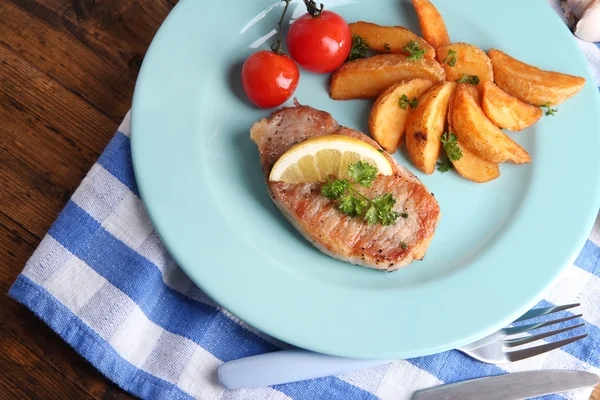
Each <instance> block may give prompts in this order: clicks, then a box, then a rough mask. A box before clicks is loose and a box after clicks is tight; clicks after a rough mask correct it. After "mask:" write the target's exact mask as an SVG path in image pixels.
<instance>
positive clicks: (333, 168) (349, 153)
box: [269, 135, 392, 183]
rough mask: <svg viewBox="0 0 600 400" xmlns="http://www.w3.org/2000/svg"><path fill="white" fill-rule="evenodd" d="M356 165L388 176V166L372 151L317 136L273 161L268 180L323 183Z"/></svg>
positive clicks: (350, 142) (362, 145)
mask: <svg viewBox="0 0 600 400" xmlns="http://www.w3.org/2000/svg"><path fill="white" fill-rule="evenodd" d="M357 161H364V162H368V163H369V164H371V165H373V166H375V167H377V171H378V173H379V174H381V175H392V166H391V165H390V162H389V161H388V160H387V158H385V156H384V155H383V154H381V153H380V152H379V150H377V149H376V148H375V147H373V146H371V145H369V144H367V143H365V142H363V141H362V140H359V139H354V138H351V137H348V136H342V135H329V136H318V137H315V138H312V139H308V140H306V141H304V142H302V143H298V144H297V145H295V146H293V147H291V148H290V149H289V150H288V151H286V152H285V153H283V155H282V156H281V157H280V158H279V160H277V162H276V163H275V165H273V169H272V170H271V175H270V176H269V180H271V181H282V182H287V183H308V182H325V181H326V180H327V177H328V176H331V175H333V176H334V177H336V178H345V177H347V174H348V165H350V164H353V163H355V162H357Z"/></svg>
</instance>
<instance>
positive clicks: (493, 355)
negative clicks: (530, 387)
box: [218, 303, 587, 389]
mask: <svg viewBox="0 0 600 400" xmlns="http://www.w3.org/2000/svg"><path fill="white" fill-rule="evenodd" d="M579 305H580V304H579V303H575V304H567V305H562V306H554V307H547V308H536V309H532V310H530V311H528V312H526V313H525V314H523V315H522V316H521V317H520V318H519V319H517V320H515V321H514V322H522V321H526V320H530V319H533V318H538V317H541V316H544V315H548V314H552V313H556V312H559V311H563V310H568V309H571V308H574V307H577V306H579ZM582 315H583V314H578V315H571V316H568V317H564V318H558V319H554V320H551V321H544V322H538V323H532V324H528V325H523V326H517V327H507V328H503V329H500V330H499V331H497V332H495V333H492V334H491V335H489V336H486V337H484V338H483V339H480V340H478V341H476V342H473V343H471V344H468V345H466V346H463V347H461V348H459V349H457V350H459V351H461V352H463V353H465V354H467V355H469V356H471V357H472V358H474V359H476V360H479V361H482V362H485V363H490V364H503V363H509V362H514V361H519V360H523V359H526V358H530V357H534V356H537V355H539V354H542V353H546V352H548V351H551V350H554V349H557V348H559V347H562V346H565V345H567V344H569V343H573V342H576V341H578V340H581V339H583V338H585V337H586V336H587V334H583V335H579V336H574V337H570V338H566V339H562V340H559V341H556V342H550V343H545V344H541V345H537V346H533V347H528V348H525V349H520V350H512V348H514V347H517V346H522V345H526V344H529V343H532V342H535V341H537V340H540V339H545V338H549V337H551V336H554V335H558V334H560V333H563V332H568V331H571V330H573V329H576V328H579V327H582V326H584V325H585V324H584V323H580V324H577V325H571V326H568V327H565V328H560V329H556V330H553V331H550V332H544V333H541V334H537V335H533V336H519V335H521V334H525V333H529V332H531V331H534V330H536V329H540V328H544V327H547V326H551V325H555V324H559V323H562V322H566V321H570V320H573V319H576V318H579V317H581V316H582ZM392 361H395V360H366V359H358V358H345V357H336V356H329V355H325V354H320V353H313V352H311V351H308V350H302V349H293V350H282V351H276V352H273V353H266V354H260V355H256V356H251V357H245V358H240V359H238V360H233V361H228V362H225V363H223V364H221V366H219V369H218V376H219V381H220V382H221V384H222V385H223V386H225V387H226V388H228V389H241V388H250V387H259V386H269V385H277V384H282V383H289V382H296V381H301V380H306V379H314V378H321V377H324V376H329V375H338V374H342V373H346V372H352V371H356V370H359V369H364V368H370V367H375V366H378V365H383V364H387V363H390V362H392Z"/></svg>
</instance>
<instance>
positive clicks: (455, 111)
mask: <svg viewBox="0 0 600 400" xmlns="http://www.w3.org/2000/svg"><path fill="white" fill-rule="evenodd" d="M451 117H452V128H453V129H454V133H455V134H456V136H457V137H458V140H459V141H460V142H461V143H462V145H464V147H466V148H467V149H468V150H470V151H472V152H473V153H475V154H476V155H477V156H478V157H480V158H482V159H484V160H487V161H491V162H495V163H498V162H505V161H511V162H513V163H515V164H523V163H527V162H530V161H531V157H530V156H529V154H528V153H527V152H526V151H525V149H523V148H522V147H521V146H519V145H518V144H517V143H516V142H515V141H513V140H512V139H511V138H510V137H508V136H507V135H506V134H505V133H504V132H502V131H501V130H500V128H498V127H497V126H496V125H494V123H493V122H492V121H490V120H489V119H488V118H487V117H486V116H485V114H484V112H483V110H482V109H481V107H479V106H478V105H477V103H476V102H475V100H474V99H473V97H472V96H471V95H470V94H469V93H468V91H467V90H465V89H464V87H458V88H457V89H456V92H455V94H454V99H453V101H452V116H451Z"/></svg>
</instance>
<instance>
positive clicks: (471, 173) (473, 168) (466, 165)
mask: <svg viewBox="0 0 600 400" xmlns="http://www.w3.org/2000/svg"><path fill="white" fill-rule="evenodd" d="M458 147H459V148H460V150H461V151H462V157H461V158H460V160H458V161H452V165H453V166H454V169H455V170H456V172H458V173H459V174H460V175H461V176H462V177H464V178H467V179H468V180H470V181H473V182H477V183H485V182H489V181H491V180H494V179H496V178H498V177H499V176H500V167H498V163H495V162H491V161H487V160H484V159H483V158H480V157H478V156H477V155H476V154H475V153H473V152H472V151H470V150H469V149H467V148H466V147H465V146H463V145H462V144H461V143H460V141H459V142H458Z"/></svg>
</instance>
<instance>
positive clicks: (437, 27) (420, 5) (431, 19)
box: [412, 0, 450, 49]
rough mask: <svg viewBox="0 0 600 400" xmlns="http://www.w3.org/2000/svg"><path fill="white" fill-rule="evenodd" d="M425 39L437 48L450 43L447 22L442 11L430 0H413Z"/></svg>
mask: <svg viewBox="0 0 600 400" xmlns="http://www.w3.org/2000/svg"><path fill="white" fill-rule="evenodd" d="M412 3H413V6H414V7H415V11H416V12H417V17H418V18H419V25H420V27H421V33H422V34H423V39H425V40H426V41H427V43H429V44H430V45H432V46H433V47H434V48H435V49H437V48H439V47H441V46H444V45H446V44H448V43H450V37H449V36H448V30H447V29H446V23H445V22H444V19H443V18H442V15H441V14H440V12H439V11H438V10H437V8H435V6H434V5H433V4H431V2H430V1H429V0H412Z"/></svg>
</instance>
